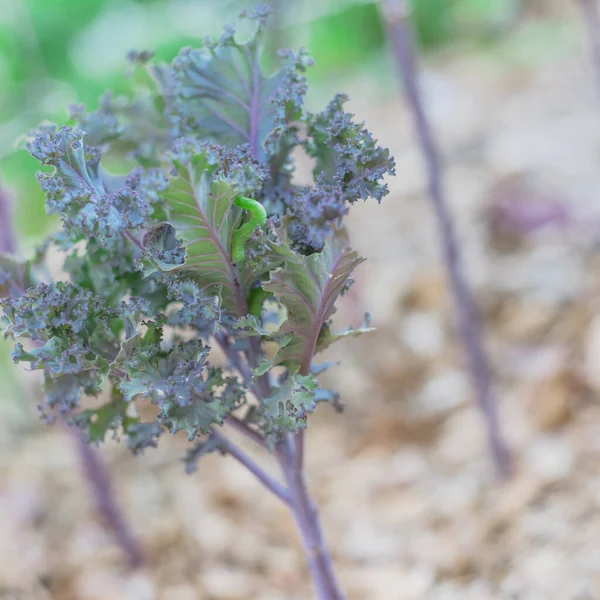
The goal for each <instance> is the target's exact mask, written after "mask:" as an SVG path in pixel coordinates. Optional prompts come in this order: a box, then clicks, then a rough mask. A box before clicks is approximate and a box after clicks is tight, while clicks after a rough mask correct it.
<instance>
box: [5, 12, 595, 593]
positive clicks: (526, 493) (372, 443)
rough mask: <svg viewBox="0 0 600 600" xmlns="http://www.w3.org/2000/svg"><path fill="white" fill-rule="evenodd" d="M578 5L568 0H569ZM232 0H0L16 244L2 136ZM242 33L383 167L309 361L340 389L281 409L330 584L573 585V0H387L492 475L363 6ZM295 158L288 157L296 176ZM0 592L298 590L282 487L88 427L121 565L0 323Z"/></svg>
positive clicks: (576, 282) (505, 588)
mask: <svg viewBox="0 0 600 600" xmlns="http://www.w3.org/2000/svg"><path fill="white" fill-rule="evenodd" d="M584 1H585V0H582V3H583V2H584ZM252 4H253V3H251V2H243V1H241V0H240V1H233V0H137V1H135V0H113V1H110V0H85V1H83V0H0V82H2V83H1V84H0V186H1V187H2V189H3V190H4V192H6V193H8V195H9V197H10V198H11V200H12V202H13V207H14V211H13V212H14V215H13V216H14V222H15V226H16V230H17V235H18V247H19V248H18V249H19V252H21V253H22V254H26V253H28V252H31V251H32V249H33V247H34V246H35V245H36V244H38V243H39V242H40V241H41V240H42V238H43V237H44V235H46V234H48V233H49V232H51V231H52V230H53V229H55V228H56V227H57V222H56V221H55V220H53V219H50V218H48V217H47V216H46V214H45V210H44V200H43V196H42V194H41V191H40V190H39V188H38V185H37V182H36V180H35V171H36V169H37V163H36V161H34V160H33V159H32V158H30V157H29V156H28V155H27V154H26V153H25V152H23V151H20V150H17V149H16V146H15V140H17V138H18V137H19V136H20V135H22V134H25V133H27V132H28V131H29V130H31V129H32V128H33V127H35V126H36V125H37V124H38V123H39V122H40V121H43V120H53V121H57V122H59V123H60V122H64V121H65V120H66V118H67V107H68V105H69V104H73V103H78V102H83V103H85V104H86V105H87V106H88V108H89V109H93V108H94V107H95V106H96V102H97V100H98V97H99V96H100V95H101V93H102V92H103V91H104V90H105V89H107V88H110V89H112V90H114V91H116V92H119V91H124V90H125V86H124V82H125V79H124V73H125V71H126V61H125V55H126V53H127V51H128V50H130V49H137V50H141V49H155V50H156V51H157V56H158V57H159V58H161V59H165V60H168V59H171V58H172V57H173V56H175V54H176V53H177V52H178V51H179V49H180V48H181V47H183V46H185V45H199V44H201V43H202V40H203V38H204V37H205V36H206V35H207V34H218V33H219V31H220V29H221V27H222V26H223V24H225V23H232V22H234V21H235V17H236V15H237V13H238V12H239V11H240V10H241V9H243V8H244V7H249V6H251V5H252ZM274 8H275V9H276V13H275V18H274V19H273V28H272V31H271V37H270V40H269V43H270V51H271V54H270V55H269V56H267V57H266V59H265V60H267V61H269V60H272V58H271V57H272V49H273V48H275V47H278V46H283V47H292V48H296V47H298V46H304V47H306V48H307V49H308V50H309V52H310V54H311V55H312V56H313V57H314V59H315V61H316V65H315V67H314V68H312V69H311V70H310V71H309V73H308V79H309V83H310V86H311V92H310V93H309V97H308V104H309V107H310V108H313V109H317V108H320V107H322V106H323V105H324V104H325V103H326V102H327V101H328V99H329V98H330V97H331V96H332V95H333V94H334V93H336V92H346V93H348V94H349V95H350V97H351V103H350V107H351V109H352V110H353V111H354V112H355V113H356V114H357V116H358V118H359V119H360V120H363V119H364V120H365V121H366V123H367V126H368V128H369V129H370V130H371V131H373V133H374V134H375V136H376V137H377V138H378V139H379V141H380V142H381V143H382V145H384V146H387V147H389V148H390V150H391V152H392V154H393V155H394V156H395V158H396V161H397V176H396V178H395V179H393V180H390V182H389V185H390V195H389V196H388V197H387V198H385V199H384V201H383V202H382V204H381V205H380V206H377V205H376V203H375V202H374V201H370V202H367V203H365V204H361V205H357V206H355V207H353V209H352V211H351V214H350V217H349V223H350V228H351V234H352V236H353V239H354V245H355V246H356V247H357V249H358V250H359V251H360V253H361V254H362V255H363V256H366V257H367V258H368V259H369V260H368V262H367V263H366V264H365V265H363V266H361V267H360V269H359V271H358V272H357V274H356V279H357V283H356V284H355V285H354V286H353V288H352V289H351V292H350V293H348V294H347V295H346V296H345V297H344V298H343V299H342V303H341V306H340V311H339V313H338V315H337V319H338V320H339V321H340V323H342V324H343V325H347V324H348V323H353V324H355V325H356V324H358V323H359V322H360V320H361V318H362V314H363V313H364V312H365V311H369V312H371V313H372V314H373V317H374V324H375V325H376V326H377V328H378V330H377V332H375V333H374V334H370V335H369V336H363V337H362V338H360V339H358V340H349V341H348V342H344V343H343V346H342V345H340V346H339V347H336V348H335V349H334V350H333V352H332V353H331V354H330V356H328V358H329V357H331V358H334V359H335V360H341V366H339V367H337V369H335V370H332V371H331V374H330V375H328V380H327V383H328V384H330V385H332V386H334V387H337V388H338V389H339V390H340V391H341V393H342V398H343V400H344V402H345V405H346V410H345V412H344V414H343V415H341V416H338V415H335V414H334V413H333V411H331V410H329V409H328V407H324V408H322V409H320V411H318V413H317V414H316V415H315V416H314V417H313V419H312V421H313V422H312V427H311V428H310V429H309V436H308V437H309V443H308V465H307V469H308V474H309V478H310V482H311V485H312V488H313V490H314V491H315V496H316V498H317V500H318V502H319V504H320V506H321V511H322V519H323V525H324V529H325V534H326V537H327V539H328V540H329V543H330V546H331V550H332V554H333V557H334V561H335V563H336V565H337V568H338V571H339V574H340V578H341V580H342V583H343V586H344V587H345V589H346V590H347V592H348V597H349V598H350V599H351V600H359V599H361V600H362V599H364V600H379V599H381V600H396V599H398V600H412V599H414V600H417V599H422V598H431V599H434V600H437V599H443V600H447V599H448V600H449V599H454V598H457V599H458V598H460V599H461V600H470V599H472V600H485V599H488V598H489V599H503V600H504V599H507V600H508V599H515V600H516V599H523V600H525V599H526V600H538V599H539V600H546V599H548V600H554V599H556V600H593V599H596V598H600V545H599V544H598V540H599V539H600V519H599V518H598V509H599V508H600V460H599V456H600V406H599V404H598V399H599V398H600V316H598V308H599V307H600V253H599V247H598V241H599V233H600V169H599V167H600V119H599V111H600V88H598V86H597V74H596V73H594V62H593V60H592V56H591V43H590V40H589V36H588V29H587V26H586V22H585V20H584V17H583V13H582V11H581V10H580V2H579V1H578V0H413V2H412V17H411V21H412V25H413V27H414V28H415V31H416V33H417V38H418V43H419V48H420V53H421V62H422V86H423V90H424V94H425V97H426V101H427V108H428V110H429V112H430V115H431V118H432V121H433V124H434V127H435V129H436V133H437V134H438V137H439V142H440V144H441V147H442V150H443V154H444V159H445V169H446V170H445V183H446V186H447V190H448V195H449V200H450V203H451V206H452V210H453V212H454V214H455V216H456V219H457V227H458V231H459V235H460V239H461V243H462V247H463V253H464V260H465V265H466V269H467V272H468V276H469V280H470V282H471V285H472V287H473V289H474V292H475V294H476V297H477V300H478V302H479V305H480V308H481V312H482V315H483V317H484V325H485V332H484V333H485V340H486V345H487V348H488V351H489V355H490V360H491V363H492V365H493V370H494V386H495V391H496V393H497V397H498V402H499V405H500V413H501V420H502V428H503V432H504V436H505V438H506V439H507V441H508V443H509V445H510V446H511V448H512V450H513V452H514V456H515V473H514V475H513V476H512V478H511V479H509V480H508V481H504V482H503V481H500V480H499V479H498V477H497V475H496V472H495V470H494V467H493V464H492V461H491V459H490V457H489V455H488V451H487V442H486V438H485V429H484V427H483V423H482V419H481V415H480V413H479V411H478V410H477V408H476V406H475V403H474V397H473V394H472V392H471V388H470V382H469V378H468V375H467V373H466V371H465V364H464V360H463V355H462V350H461V347H460V344H459V343H458V340H457V338H456V332H455V327H454V319H453V312H452V304H451V300H450V298H449V297H448V294H447V291H446V283H445V276H444V271H443V268H442V265H441V264H440V259H439V243H438V239H437V236H436V228H435V223H434V221H433V219H432V215H431V212H430V209H429V206H428V204H427V198H426V180H425V176H424V170H423V165H422V161H421V157H420V153H419V148H418V146H417V144H416V143H415V138H414V135H413V130H412V123H411V116H410V113H409V112H408V110H407V107H406V104H405V102H404V100H403V96H402V89H401V84H400V81H399V78H398V72H397V69H396V68H395V64H394V61H393V59H392V57H391V56H390V54H389V50H388V47H387V44H386V39H385V31H384V28H383V26H382V23H381V19H380V15H379V11H378V7H377V4H376V3H374V2H369V1H366V0H279V2H276V3H274ZM308 170H309V166H308V165H303V164H300V165H299V168H298V171H299V176H300V177H302V176H303V174H306V173H308ZM0 381H1V385H0V599H3V598H10V599H13V598H27V599H29V598H33V599H38V598H40V599H46V598H59V599H61V600H62V599H83V600H99V599H108V598H110V599H119V600H120V599H136V600H138V599H139V600H151V599H160V600H162V599H165V600H188V599H189V600H192V599H198V600H205V599H206V600H209V599H210V600H217V599H218V600H238V599H239V600H242V599H249V598H259V599H264V600H276V599H280V598H288V599H298V600H300V599H305V598H310V597H311V591H310V588H309V584H308V578H307V576H306V571H305V567H304V558H303V556H302V553H301V551H300V549H299V546H298V543H297V540H296V536H295V531H294V527H293V523H292V522H291V520H290V518H289V516H288V515H287V513H286V511H285V510H284V508H282V507H280V506H279V505H278V503H277V501H276V500H274V499H272V498H270V497H268V496H267V494H266V493H265V492H264V491H263V489H262V488H261V487H260V486H259V485H258V484H257V483H256V482H255V481H254V480H253V479H252V478H251V477H250V476H249V475H248V474H247V473H246V472H244V471H243V470H242V468H241V467H239V466H238V465H237V464H234V462H233V461H231V460H227V461H226V460H223V459H222V458H221V457H219V456H210V457H207V458H206V459H203V462H202V463H201V465H200V469H199V471H198V472H197V473H196V474H194V475H193V476H186V475H185V474H184V472H183V466H182V465H181V463H180V462H179V459H180V458H181V456H182V455H183V452H184V448H185V442H184V441H182V440H181V439H179V438H177V437H176V438H169V439H166V438H163V439H162V440H161V443H160V445H159V448H158V449H157V450H150V451H148V452H146V454H145V455H143V456H142V457H138V458H134V457H132V456H131V455H130V454H129V453H128V451H127V449H126V448H124V447H123V446H120V445H118V444H117V443H116V442H113V441H111V442H109V443H107V444H106V445H105V446H103V447H102V449H101V457H102V460H103V462H105V463H106V465H107V466H108V469H109V472H110V475H111V477H112V481H113V486H114V488H115V492H116V495H117V497H118V500H119V503H120V504H121V506H122V509H123V511H124V513H125V516H126V518H127V521H128V523H129V525H130V527H131V529H132V530H133V532H134V533H135V535H136V537H137V538H138V539H139V541H140V544H141V546H142V550H143V552H144V565H143V566H142V567H141V568H139V569H136V570H132V569H130V568H128V567H127V564H126V561H125V560H124V558H123V555H122V552H121V550H120V549H119V548H118V546H117V545H116V544H115V542H114V540H113V538H112V536H111V534H110V532H109V531H108V530H107V529H106V528H105V526H104V523H103V522H102V518H101V517H100V516H99V515H98V513H97V512H96V510H95V506H94V501H93V498H92V497H91V495H90V491H89V488H88V486H87V484H86V481H85V477H84V475H83V474H82V472H81V468H80V464H79V457H78V453H77V448H76V444H75V442H74V440H73V438H72V437H71V436H69V435H68V434H67V433H66V432H65V431H63V430H62V429H61V428H59V427H54V428H48V427H46V426H44V425H43V424H42V423H41V422H40V421H39V419H38V416H37V411H36V405H37V404H38V402H39V397H40V393H39V390H38V387H37V385H38V384H37V381H36V378H35V377H33V376H32V375H31V374H28V373H25V372H24V371H23V370H21V369H17V368H15V367H14V366H13V365H12V362H11V360H10V344H9V343H8V342H0Z"/></svg>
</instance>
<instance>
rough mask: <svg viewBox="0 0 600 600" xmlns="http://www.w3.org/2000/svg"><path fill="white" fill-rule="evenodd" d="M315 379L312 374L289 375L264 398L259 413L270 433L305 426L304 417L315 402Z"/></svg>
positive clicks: (296, 429) (311, 409)
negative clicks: (271, 393)
mask: <svg viewBox="0 0 600 600" xmlns="http://www.w3.org/2000/svg"><path fill="white" fill-rule="evenodd" d="M317 389H318V383H317V380H316V379H315V378H314V377H313V376H312V375H297V374H296V375H290V376H289V377H288V378H287V379H286V381H284V382H283V383H282V384H281V386H280V387H279V388H277V390H276V392H275V393H274V394H273V395H272V396H270V397H269V398H265V400H264V402H263V404H262V407H261V411H260V413H261V415H262V416H263V417H264V419H265V420H266V429H267V431H268V432H270V433H275V434H281V433H282V432H284V431H298V430H299V429H303V428H304V427H306V417H307V415H308V413H310V412H312V411H313V410H314V409H315V408H316V406H317V404H316V401H315V394H316V392H317Z"/></svg>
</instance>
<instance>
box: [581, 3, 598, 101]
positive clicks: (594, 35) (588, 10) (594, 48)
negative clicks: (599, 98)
mask: <svg viewBox="0 0 600 600" xmlns="http://www.w3.org/2000/svg"><path fill="white" fill-rule="evenodd" d="M577 2H578V3H579V6H580V8H581V13H582V15H583V20H584V21H585V25H586V27H587V30H588V37H589V40H590V48H591V51H590V53H591V59H592V67H593V69H594V72H595V78H596V85H597V86H598V92H599V93H600V9H599V8H598V1H597V0H577Z"/></svg>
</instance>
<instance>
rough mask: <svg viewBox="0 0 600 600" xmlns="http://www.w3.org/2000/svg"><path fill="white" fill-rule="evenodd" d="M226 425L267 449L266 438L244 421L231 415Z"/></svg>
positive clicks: (226, 420)
mask: <svg viewBox="0 0 600 600" xmlns="http://www.w3.org/2000/svg"><path fill="white" fill-rule="evenodd" d="M225 424H226V425H229V426H230V427H231V428H232V429H235V430H236V431H238V432H239V433H241V434H242V435H243V436H245V437H247V438H248V439H249V440H252V441H253V442H255V443H256V444H258V445H259V446H261V447H263V448H264V447H265V438H264V437H263V436H262V435H261V434H260V433H259V432H258V431H256V430H255V429H252V427H250V425H248V423H244V421H241V420H240V419H238V418H237V417H234V416H232V415H230V416H229V417H227V418H226V419H225Z"/></svg>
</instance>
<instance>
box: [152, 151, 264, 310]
mask: <svg viewBox="0 0 600 600" xmlns="http://www.w3.org/2000/svg"><path fill="white" fill-rule="evenodd" d="M237 159H238V155H237V154H235V153H227V152H225V151H223V150H221V149H219V148H217V147H215V146H210V145H207V144H201V143H195V142H190V141H188V140H181V141H180V142H178V143H177V144H176V145H175V147H174V151H173V153H172V154H171V167H172V171H173V173H174V175H173V176H172V177H171V179H170V181H169V184H168V186H167V187H166V189H165V190H164V191H162V192H161V193H160V196H161V199H162V200H163V202H164V211H165V214H166V220H167V221H168V225H161V226H160V227H158V228H156V229H153V230H151V231H150V232H149V233H148V234H147V235H146V240H145V241H146V245H147V246H149V249H150V251H151V254H152V256H153V258H154V259H155V262H157V263H158V266H159V268H161V269H162V270H163V271H170V272H183V273H185V274H186V275H188V276H190V277H191V278H193V279H194V280H195V281H196V282H197V283H198V286H199V289H200V291H205V290H207V289H209V288H213V287H218V286H220V287H221V290H222V296H223V305H224V307H225V308H227V309H228V310H231V311H232V312H233V313H234V314H237V315H239V316H241V315H244V314H246V313H247V304H246V298H245V293H244V290H243V289H242V288H241V284H240V275H239V272H238V270H237V269H236V267H235V266H234V265H233V264H232V262H231V239H232V235H233V232H234V230H235V229H236V228H237V226H238V225H239V223H240V220H241V218H242V210H241V209H240V208H238V207H237V206H235V204H234V202H235V199H236V197H237V196H238V195H240V194H243V193H245V192H246V191H247V190H248V189H252V188H253V187H254V186H257V185H258V184H259V182H260V177H261V174H260V171H259V170H258V167H257V166H255V165H253V163H251V162H246V164H245V165H241V164H240V163H239V161H238V160H237ZM169 226H170V227H171V228H172V229H171V228H170V227H169ZM175 237H176V238H177V242H178V243H179V242H180V243H182V244H183V246H184V247H185V259H183V256H182V255H181V253H178V252H177V246H176V244H175ZM156 257H158V258H156Z"/></svg>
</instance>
